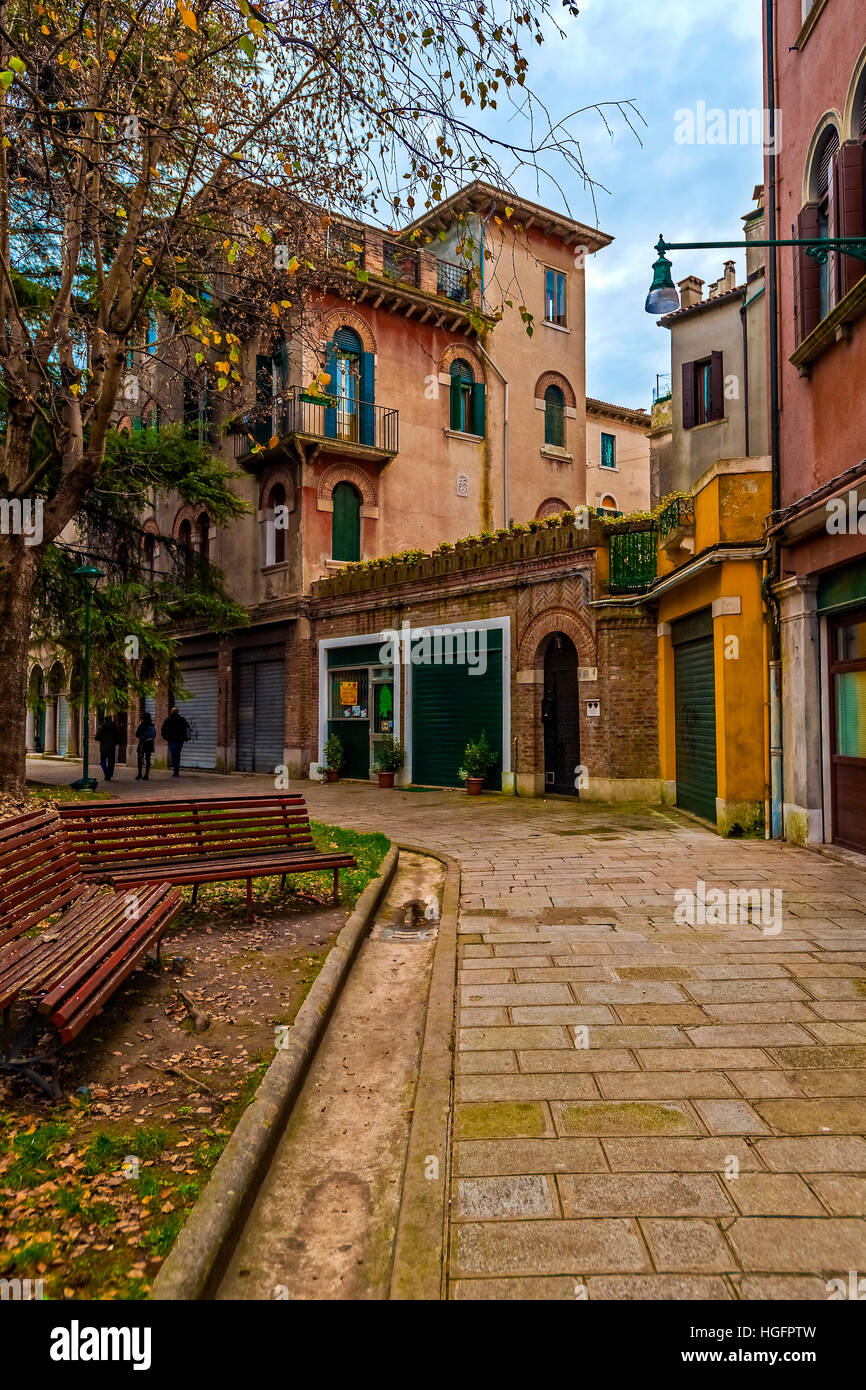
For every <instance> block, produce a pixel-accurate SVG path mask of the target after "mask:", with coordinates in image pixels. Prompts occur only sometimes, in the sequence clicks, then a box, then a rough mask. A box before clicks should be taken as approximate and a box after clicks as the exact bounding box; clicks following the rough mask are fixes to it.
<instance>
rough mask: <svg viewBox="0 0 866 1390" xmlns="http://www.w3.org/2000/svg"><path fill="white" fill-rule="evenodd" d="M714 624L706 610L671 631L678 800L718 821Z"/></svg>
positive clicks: (686, 806)
mask: <svg viewBox="0 0 866 1390" xmlns="http://www.w3.org/2000/svg"><path fill="white" fill-rule="evenodd" d="M712 623H713V620H712V613H711V611H710V610H709V609H706V610H705V611H704V612H702V613H697V614H693V615H692V616H691V617H689V618H685V619H683V620H682V621H681V622H679V623H674V624H673V627H672V634H671V636H672V641H673V647H674V713H675V720H676V757H677V805H678V806H682V807H683V809H684V810H686V811H692V812H694V814H695V815H697V816H703V818H704V819H705V820H710V821H713V822H715V819H716V789H717V781H716V683H715V671H714V664H713V631H712ZM708 629H709V630H708Z"/></svg>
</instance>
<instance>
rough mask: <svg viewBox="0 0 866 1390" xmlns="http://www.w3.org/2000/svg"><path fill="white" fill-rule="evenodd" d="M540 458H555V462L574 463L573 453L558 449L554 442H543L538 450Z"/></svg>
mask: <svg viewBox="0 0 866 1390" xmlns="http://www.w3.org/2000/svg"><path fill="white" fill-rule="evenodd" d="M538 452H539V453H540V454H541V457H542V458H546V459H556V461H557V463H574V454H570V453H569V452H568V450H567V449H559V448H557V446H556V445H555V444H544V445H542V447H541V448H540V449H539V451H538Z"/></svg>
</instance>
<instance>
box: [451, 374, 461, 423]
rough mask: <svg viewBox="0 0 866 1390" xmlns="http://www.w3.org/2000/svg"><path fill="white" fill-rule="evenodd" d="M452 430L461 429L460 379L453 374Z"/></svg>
mask: <svg viewBox="0 0 866 1390" xmlns="http://www.w3.org/2000/svg"><path fill="white" fill-rule="evenodd" d="M451 428H452V430H459V429H460V377H459V376H455V375H454V373H453V372H452V373H451Z"/></svg>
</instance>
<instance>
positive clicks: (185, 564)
mask: <svg viewBox="0 0 866 1390" xmlns="http://www.w3.org/2000/svg"><path fill="white" fill-rule="evenodd" d="M177 543H178V545H179V546H180V565H181V569H182V571H183V575H184V577H185V578H186V579H189V578H191V576H192V566H193V551H192V523H191V522H189V521H182V522H181V523H180V526H178V528H177Z"/></svg>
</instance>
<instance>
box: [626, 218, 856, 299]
mask: <svg viewBox="0 0 866 1390" xmlns="http://www.w3.org/2000/svg"><path fill="white" fill-rule="evenodd" d="M760 246H773V247H776V246H803V247H805V249H806V255H807V256H811V257H812V259H813V260H815V261H817V262H818V264H819V265H824V264H825V263H826V261H827V257H828V256H829V254H830V252H831V251H839V252H840V253H841V254H842V255H843V256H854V257H855V259H856V260H858V261H866V238H864V237H850V236H836V237H811V238H802V237H801V238H796V237H795V238H793V239H789V240H779V239H777V238H774V239H772V240H767V241H758V240H756V241H665V239H664V237H663V236H661V237H659V239H658V244H657V245H656V250H657V251H658V253H659V256H658V260H657V261H655V262H654V263H653V282H652V284H651V285H650V288H649V294H648V295H647V297H646V305H645V308H646V311H647V313H648V314H672V313H674V311H675V310H677V309H678V308H679V307H680V296H679V292H678V290H677V287H676V285H675V284H674V282H673V277H672V276H671V270H672V269H673V267H672V265H671V263H670V261H669V260H668V258H667V255H666V254H665V253H666V252H667V251H722V250H724V251H727V250H748V249H749V248H755V247H760Z"/></svg>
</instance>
